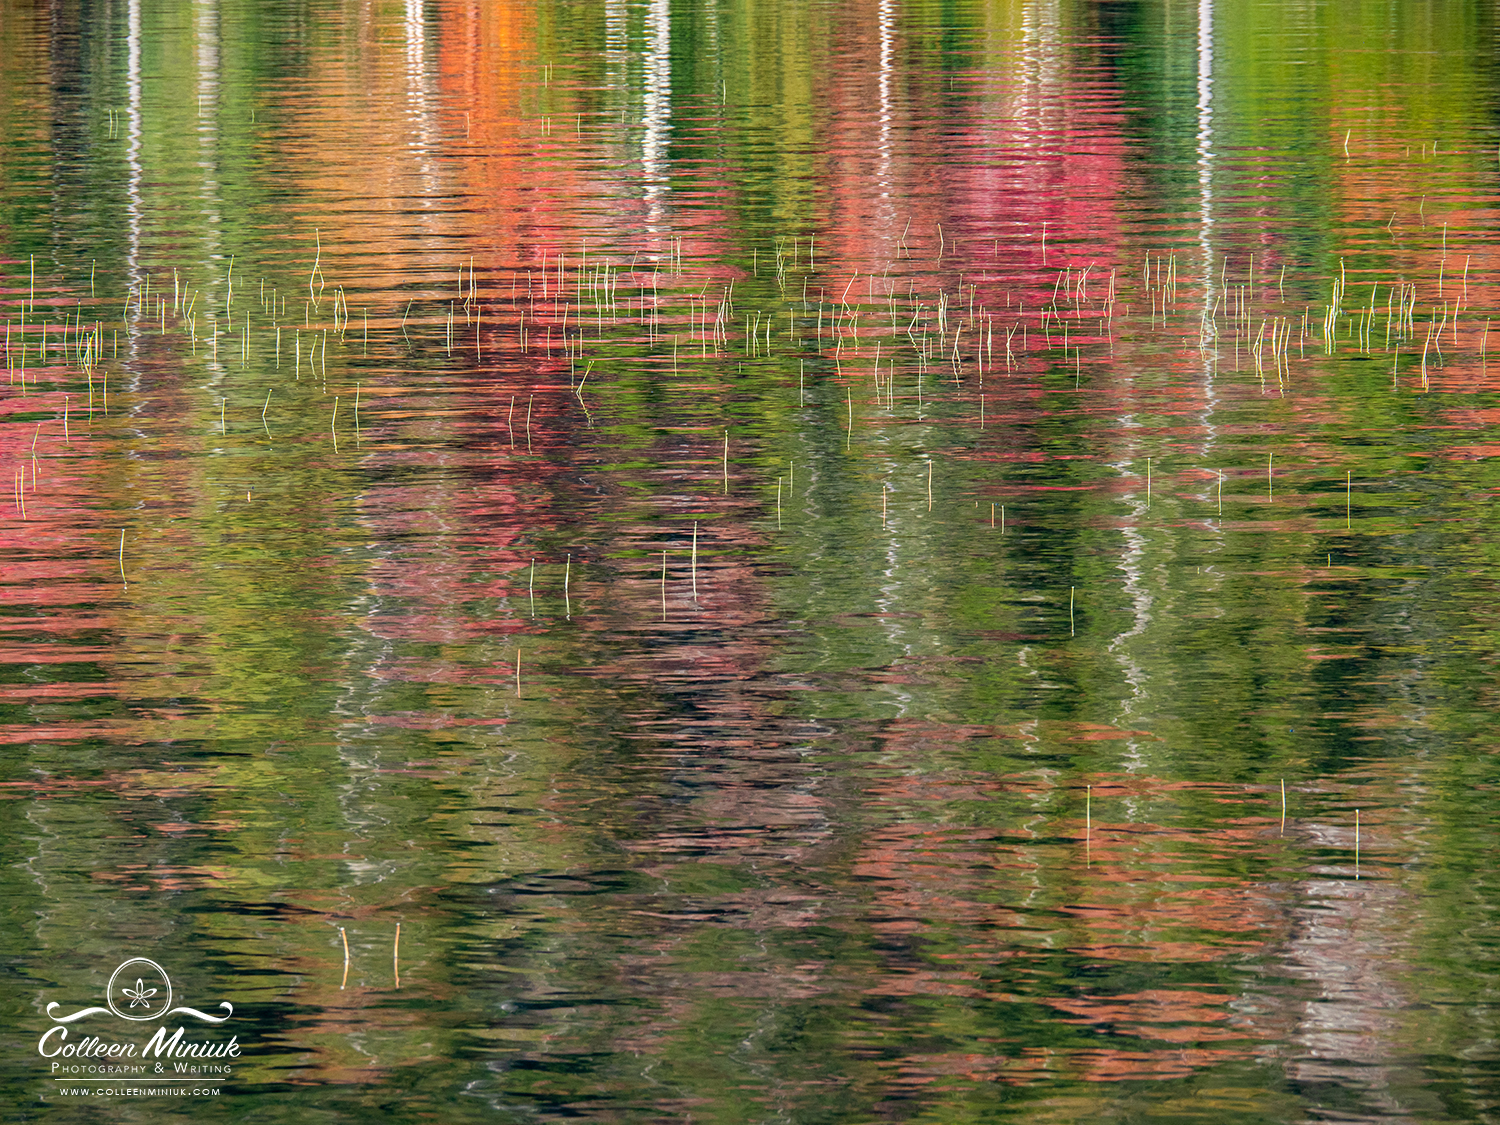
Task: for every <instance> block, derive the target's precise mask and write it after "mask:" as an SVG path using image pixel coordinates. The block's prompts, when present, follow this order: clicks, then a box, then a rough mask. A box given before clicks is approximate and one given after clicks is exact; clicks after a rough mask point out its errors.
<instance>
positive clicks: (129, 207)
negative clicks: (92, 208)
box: [125, 0, 141, 340]
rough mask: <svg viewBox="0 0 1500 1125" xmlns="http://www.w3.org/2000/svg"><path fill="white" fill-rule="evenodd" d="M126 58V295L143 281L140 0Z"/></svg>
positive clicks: (134, 5) (132, 10) (129, 335)
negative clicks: (127, 279)
mask: <svg viewBox="0 0 1500 1125" xmlns="http://www.w3.org/2000/svg"><path fill="white" fill-rule="evenodd" d="M125 42H126V57H125V96H126V101H125V105H126V109H125V121H126V126H125V136H126V141H125V167H126V169H127V172H126V180H125V216H126V229H127V232H128V233H127V236H126V249H125V261H126V276H127V277H128V278H129V279H130V280H129V283H128V285H127V288H126V292H127V293H128V292H130V291H131V290H134V289H135V288H136V286H138V285H139V284H140V279H141V263H140V258H141V0H130V7H129V8H128V10H127V16H126V30H125ZM125 329H126V339H127V340H133V339H135V334H134V333H133V332H131V331H130V320H129V318H128V317H127V318H126V321H125Z"/></svg>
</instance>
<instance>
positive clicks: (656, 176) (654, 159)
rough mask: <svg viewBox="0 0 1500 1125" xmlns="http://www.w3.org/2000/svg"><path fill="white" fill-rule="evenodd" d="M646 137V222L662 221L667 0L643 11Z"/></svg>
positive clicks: (668, 97) (668, 107)
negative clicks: (645, 38)
mask: <svg viewBox="0 0 1500 1125" xmlns="http://www.w3.org/2000/svg"><path fill="white" fill-rule="evenodd" d="M646 30H647V34H648V40H647V41H648V46H647V49H646V105H645V113H644V125H645V136H644V138H643V139H642V141H641V172H642V174H643V177H644V179H645V184H646V202H647V213H646V218H647V223H648V224H649V225H650V226H651V227H652V228H653V229H654V228H655V226H656V224H657V223H659V222H660V221H661V210H662V209H661V204H660V198H661V195H662V193H663V192H664V191H666V186H667V159H666V149H667V133H668V131H669V129H670V128H671V124H670V122H671V116H672V24H671V4H670V0H651V7H650V8H648V9H647V10H646Z"/></svg>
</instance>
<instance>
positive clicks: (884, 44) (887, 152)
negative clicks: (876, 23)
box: [876, 0, 895, 199]
mask: <svg viewBox="0 0 1500 1125" xmlns="http://www.w3.org/2000/svg"><path fill="white" fill-rule="evenodd" d="M891 6H892V5H891V0H880V142H879V146H878V151H879V153H880V164H879V171H878V172H877V173H876V180H877V182H878V183H879V184H880V198H881V199H889V198H890V196H891V55H892V53H893V49H894V45H895V36H894V35H893V34H892V31H891V29H892V26H893V23H894V21H893V19H892V11H891Z"/></svg>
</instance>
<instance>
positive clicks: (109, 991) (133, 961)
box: [104, 957, 172, 1023]
mask: <svg viewBox="0 0 1500 1125" xmlns="http://www.w3.org/2000/svg"><path fill="white" fill-rule="evenodd" d="M131 965H150V966H151V968H153V969H155V970H156V972H157V973H158V974H159V975H160V976H161V980H162V984H164V985H165V986H166V989H167V995H166V999H164V1000H163V1001H162V1003H161V1008H160V1010H158V1011H154V1012H153V1011H152V1010H151V1006H150V1005H148V1007H147V1010H146V1013H145V1014H144V1015H131V1014H130V1009H129V1008H127V1009H126V1010H125V1011H123V1012H122V1011H121V1010H120V1009H119V1008H118V1007H117V1006H116V1005H115V981H116V980H118V979H119V977H120V974H121V973H123V972H124V971H125V970H126V969H127V968H128V967H129V966H131ZM142 979H144V978H142ZM104 1000H105V1003H107V1004H108V1005H109V1010H110V1011H111V1012H113V1013H114V1014H115V1015H117V1016H119V1017H120V1018H121V1019H122V1020H133V1021H135V1022H136V1023H140V1022H143V1021H145V1020H154V1019H158V1018H160V1017H161V1016H164V1015H166V1013H167V1012H168V1011H170V1010H171V1007H172V978H171V977H169V976H167V970H165V969H163V968H162V967H161V966H160V965H158V964H157V963H156V962H155V961H153V960H151V958H149V957H132V958H130V959H129V960H128V961H122V962H120V965H119V967H118V968H116V969H115V971H114V972H113V973H111V974H110V978H109V984H108V985H106V986H105V990H104ZM143 1002H144V1001H143Z"/></svg>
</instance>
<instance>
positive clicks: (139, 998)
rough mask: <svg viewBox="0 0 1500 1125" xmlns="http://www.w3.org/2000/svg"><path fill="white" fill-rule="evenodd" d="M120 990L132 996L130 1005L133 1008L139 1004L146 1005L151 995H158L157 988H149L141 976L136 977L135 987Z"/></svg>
mask: <svg viewBox="0 0 1500 1125" xmlns="http://www.w3.org/2000/svg"><path fill="white" fill-rule="evenodd" d="M120 991H121V992H123V993H124V994H125V995H126V996H129V997H130V1006H131V1007H132V1008H134V1007H135V1006H136V1005H137V1004H139V1005H141V1006H142V1007H145V1006H146V1001H148V1000H150V999H151V997H153V996H155V995H156V989H154V988H147V987H146V983H145V981H143V980H141V978H140V977H137V978H136V981H135V987H134V988H122V989H120Z"/></svg>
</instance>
